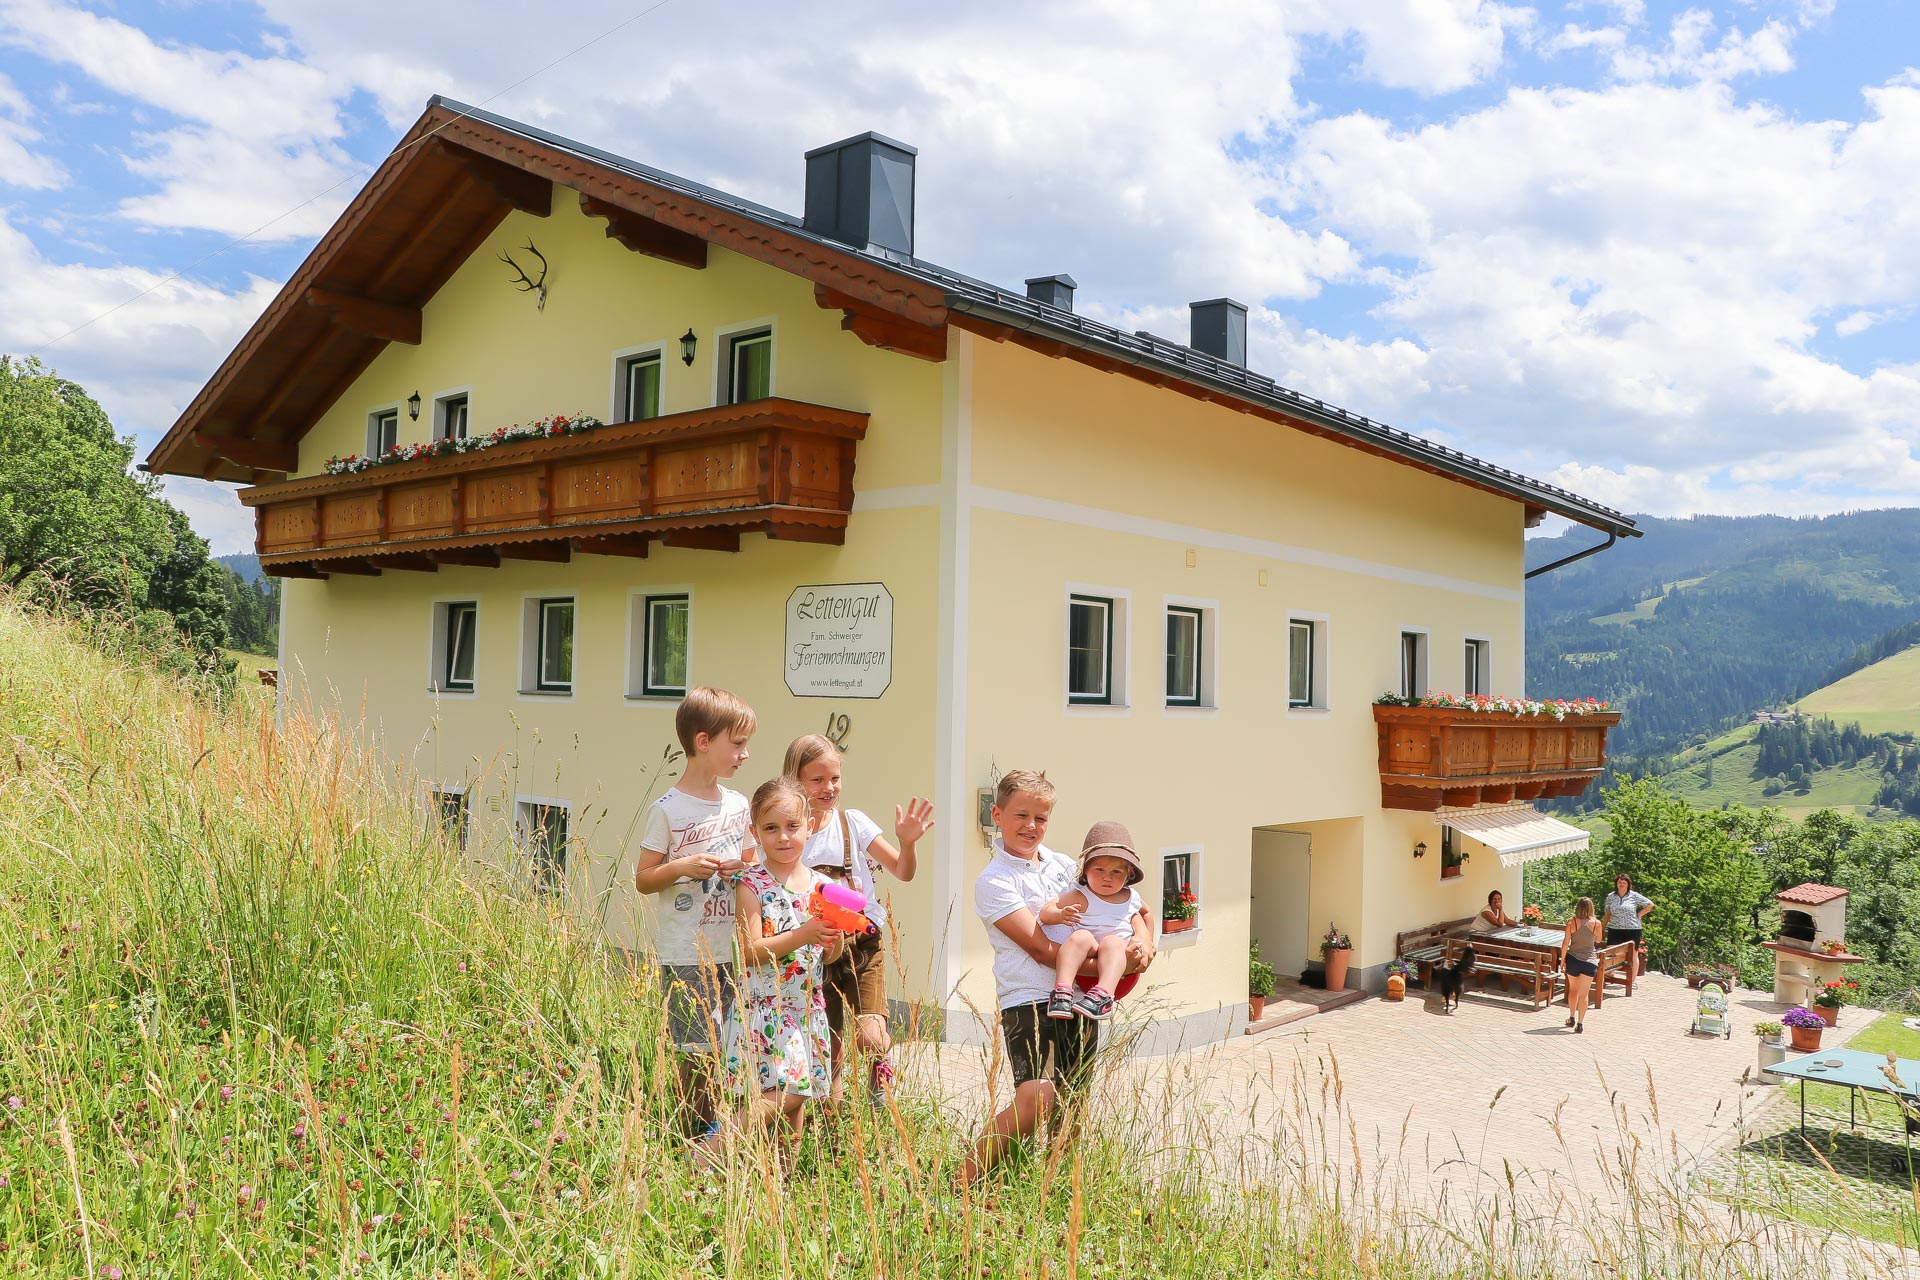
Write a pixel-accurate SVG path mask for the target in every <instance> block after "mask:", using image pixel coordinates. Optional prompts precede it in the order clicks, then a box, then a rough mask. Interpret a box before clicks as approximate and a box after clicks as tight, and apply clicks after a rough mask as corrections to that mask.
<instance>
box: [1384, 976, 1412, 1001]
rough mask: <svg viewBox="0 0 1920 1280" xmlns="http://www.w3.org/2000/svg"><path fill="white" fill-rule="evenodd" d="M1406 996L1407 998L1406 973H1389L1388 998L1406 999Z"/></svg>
mask: <svg viewBox="0 0 1920 1280" xmlns="http://www.w3.org/2000/svg"><path fill="white" fill-rule="evenodd" d="M1406 998H1407V978H1406V975H1405V974H1401V973H1390V974H1388V975H1387V999H1389V1000H1404V999H1406Z"/></svg>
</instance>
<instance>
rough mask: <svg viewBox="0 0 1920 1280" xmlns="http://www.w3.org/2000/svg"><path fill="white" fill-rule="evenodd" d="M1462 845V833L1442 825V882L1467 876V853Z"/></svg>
mask: <svg viewBox="0 0 1920 1280" xmlns="http://www.w3.org/2000/svg"><path fill="white" fill-rule="evenodd" d="M1460 845H1461V839H1460V833H1459V832H1457V831H1455V830H1454V829H1453V828H1452V827H1449V826H1447V825H1446V824H1444V823H1442V824H1441V827H1440V878H1441V879H1442V880H1454V879H1457V878H1459V877H1460V876H1462V875H1464V874H1466V865H1465V864H1466V861H1467V851H1466V850H1465V849H1463V848H1461V847H1460Z"/></svg>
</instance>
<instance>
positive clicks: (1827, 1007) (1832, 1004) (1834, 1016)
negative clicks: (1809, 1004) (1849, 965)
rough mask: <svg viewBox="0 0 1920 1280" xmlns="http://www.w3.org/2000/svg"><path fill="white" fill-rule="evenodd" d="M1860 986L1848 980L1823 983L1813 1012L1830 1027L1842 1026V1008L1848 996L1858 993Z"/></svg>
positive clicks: (1815, 999)
mask: <svg viewBox="0 0 1920 1280" xmlns="http://www.w3.org/2000/svg"><path fill="white" fill-rule="evenodd" d="M1859 989H1860V984H1859V983H1857V982H1853V981H1851V980H1848V979H1842V980H1841V981H1839V982H1823V983H1821V984H1820V990H1819V991H1817V992H1815V993H1814V996H1813V1011H1814V1012H1815V1013H1817V1014H1819V1015H1820V1018H1821V1020H1822V1021H1824V1022H1825V1023H1826V1024H1827V1025H1828V1026H1830V1027H1837V1026H1839V1025H1840V1006H1841V1005H1843V1004H1845V1003H1846V1002H1847V994H1848V993H1849V992H1852V991H1858V990H1859Z"/></svg>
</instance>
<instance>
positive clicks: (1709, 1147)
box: [904, 975, 1887, 1274]
mask: <svg viewBox="0 0 1920 1280" xmlns="http://www.w3.org/2000/svg"><path fill="white" fill-rule="evenodd" d="M1696 998H1697V993H1695V992H1693V991H1691V990H1689V989H1688V987H1687V985H1686V983H1685V982H1683V981H1681V980H1679V979H1677V978H1668V977H1665V976H1663V975H1649V976H1647V977H1643V978H1642V979H1641V980H1640V981H1639V983H1638V984H1636V986H1635V990H1634V994H1633V995H1632V996H1631V997H1626V996H1621V995H1618V994H1610V995H1609V996H1608V997H1607V1000H1606V1003H1605V1004H1604V1005H1603V1006H1602V1007H1601V1008H1599V1009H1597V1010H1593V1011H1591V1012H1589V1014H1588V1018H1587V1030H1586V1031H1585V1032H1584V1033H1583V1034H1580V1035H1575V1034H1574V1033H1573V1032H1571V1031H1569V1030H1567V1029H1565V1027H1564V1025H1563V1024H1564V1023H1565V1021H1566V1016H1567V1010H1566V1007H1565V1005H1564V1004H1560V1003H1556V1004H1555V1005H1553V1006H1551V1007H1550V1008H1547V1009H1543V1010H1538V1011H1536V1010H1533V1009H1531V1008H1529V1007H1528V1005H1527V1004H1526V1002H1525V1001H1523V1000H1516V999H1513V998H1505V997H1501V996H1498V995H1491V994H1478V993H1475V992H1471V991H1470V992H1469V993H1468V995H1467V997H1466V998H1465V1000H1464V1001H1463V1002H1462V1004H1461V1007H1460V1008H1459V1010H1458V1011H1457V1012H1455V1013H1453V1014H1451V1015H1449V1014H1444V1013H1442V1012H1441V1011H1440V1002H1439V998H1438V997H1437V996H1431V997H1423V995H1422V993H1420V992H1418V991H1415V992H1412V993H1410V994H1409V995H1408V997H1407V999H1406V1000H1405V1001H1403V1002H1399V1003H1389V1002H1388V1001H1385V1000H1382V999H1372V1000H1366V1001H1364V1002H1362V1003H1359V1004H1354V1005H1350V1006H1348V1007H1345V1008H1341V1009H1336V1010H1332V1011H1329V1012H1326V1013H1322V1014H1319V1015H1318V1016H1314V1017H1309V1018H1306V1019H1304V1020H1302V1021H1298V1022H1294V1023H1291V1024H1289V1025H1286V1026H1283V1027H1281V1028H1279V1029H1277V1030H1273V1031H1268V1032H1263V1033H1261V1034H1259V1035H1254V1036H1238V1037H1235V1038H1234V1039H1232V1040H1229V1041H1225V1042H1221V1043H1217V1044H1210V1045H1206V1046H1203V1047H1200V1048H1197V1049H1195V1050H1192V1051H1189V1052H1185V1053H1179V1054H1174V1055H1170V1056H1168V1057H1162V1058H1135V1059H1128V1060H1121V1061H1116V1062H1114V1063H1112V1064H1111V1066H1110V1073H1109V1075H1108V1076H1107V1078H1106V1079H1105V1081H1104V1082H1103V1084H1102V1087H1101V1092H1100V1094H1099V1106H1100V1107H1101V1108H1102V1109H1103V1110H1104V1111H1106V1112H1107V1113H1108V1114H1110V1115H1114V1116H1115V1117H1116V1118H1117V1119H1121V1120H1122V1121H1123V1122H1126V1123H1132V1124H1146V1125H1152V1126H1156V1127H1157V1128H1158V1131H1159V1132H1162V1133H1165V1134H1166V1135H1168V1139H1169V1141H1170V1142H1171V1143H1173V1144H1174V1145H1177V1146H1181V1147H1186V1148H1189V1149H1191V1150H1199V1151H1204V1152H1206V1153H1207V1157H1208V1158H1209V1159H1210V1160H1211V1161H1212V1163H1213V1164H1214V1166H1215V1167H1216V1169H1217V1170H1218V1172H1220V1173H1221V1174H1223V1175H1225V1176H1228V1177H1236V1176H1253V1177H1258V1176H1261V1174H1262V1173H1263V1172H1265V1171H1268V1170H1272V1169H1275V1168H1278V1167H1282V1166H1285V1167H1287V1168H1289V1169H1291V1170H1293V1171H1295V1176H1297V1171H1298V1170H1300V1169H1301V1168H1303V1167H1304V1168H1307V1169H1309V1170H1313V1169H1320V1170H1324V1171H1327V1172H1328V1173H1337V1175H1338V1177H1339V1180H1340V1181H1341V1182H1342V1183H1344V1184H1345V1185H1346V1186H1347V1187H1348V1188H1349V1189H1352V1188H1354V1187H1355V1186H1358V1187H1359V1188H1360V1190H1361V1194H1362V1196H1363V1198H1365V1199H1367V1200H1371V1201H1373V1202H1374V1203H1375V1204H1376V1205H1377V1206H1378V1207H1380V1208H1381V1209H1383V1210H1385V1211H1386V1212H1389V1213H1391V1214H1394V1215H1396V1216H1398V1217H1401V1218H1404V1217H1406V1216H1408V1215H1414V1216H1418V1217H1426V1218H1431V1219H1435V1220H1439V1221H1443V1222H1447V1223H1451V1224H1453V1225H1455V1226H1456V1228H1460V1229H1463V1230H1468V1238H1469V1239H1472V1238H1475V1237H1477V1236H1479V1235H1480V1234H1481V1232H1480V1231H1479V1230H1478V1226H1477V1224H1480V1223H1483V1222H1484V1221H1485V1220H1486V1218H1487V1217H1488V1216H1489V1206H1490V1204H1492V1203H1493V1202H1495V1201H1501V1202H1505V1203H1506V1204H1507V1205H1510V1206H1513V1207H1515V1208H1517V1209H1518V1210H1519V1211H1520V1213H1521V1214H1522V1215H1523V1216H1535V1217H1538V1218H1540V1219H1545V1220H1552V1221H1556V1222H1558V1223H1560V1225H1561V1226H1562V1227H1563V1228H1565V1229H1567V1230H1572V1231H1575V1232H1576V1233H1577V1232H1579V1231H1583V1230H1584V1231H1591V1230H1604V1229H1605V1227H1604V1223H1603V1222H1601V1221H1595V1220H1593V1215H1592V1212H1591V1211H1592V1210H1595V1209H1603V1210H1604V1209H1606V1208H1608V1207H1611V1208H1612V1209H1613V1210H1615V1211H1616V1212H1617V1211H1620V1210H1628V1207H1627V1205H1626V1204H1625V1201H1626V1200H1627V1199H1629V1196H1628V1194H1627V1192H1626V1190H1625V1188H1626V1186H1627V1184H1628V1182H1629V1181H1631V1182H1632V1184H1633V1185H1634V1186H1635V1188H1636V1189H1637V1190H1638V1192H1639V1193H1641V1194H1639V1195H1637V1196H1635V1197H1632V1198H1634V1199H1635V1200H1636V1201H1637V1204H1636V1206H1635V1208H1634V1209H1632V1210H1628V1211H1629V1212H1635V1213H1636V1215H1639V1214H1645V1213H1646V1212H1647V1211H1648V1209H1649V1208H1650V1207H1655V1208H1657V1206H1659V1205H1663V1204H1664V1205H1667V1206H1671V1205H1672V1204H1673V1203H1675V1201H1676V1199H1680V1200H1684V1201H1685V1202H1687V1203H1688V1204H1689V1205H1690V1206H1694V1207H1701V1206H1708V1205H1710V1204H1711V1202H1710V1201H1709V1200H1708V1199H1707V1198H1706V1197H1705V1196H1703V1195H1701V1194H1700V1192H1699V1188H1698V1186H1696V1185H1695V1184H1693V1183H1692V1182H1690V1181H1689V1175H1690V1174H1691V1173H1693V1172H1694V1171H1696V1170H1697V1169H1698V1168H1699V1167H1700V1162H1701V1160H1702V1159H1703V1158H1704V1157H1707V1156H1709V1155H1711V1154H1712V1153H1713V1152H1715V1151H1716V1150H1717V1149H1720V1148H1722V1147H1724V1146H1726V1145H1728V1144H1730V1143H1732V1142H1734V1141H1736V1140H1737V1139H1738V1138H1740V1136H1741V1135H1742V1133H1743V1131H1744V1132H1747V1133H1751V1131H1752V1129H1753V1128H1754V1125H1755V1121H1756V1117H1757V1116H1761V1115H1763V1114H1765V1113H1768V1112H1771V1111H1772V1109H1774V1108H1777V1107H1780V1106H1782V1105H1785V1099H1783V1098H1781V1097H1780V1096H1779V1095H1780V1092H1781V1091H1780V1090H1779V1089H1778V1087H1777V1086H1770V1085H1761V1084H1746V1085H1743V1084H1742V1083H1741V1081H1742V1077H1743V1075H1745V1074H1747V1073H1749V1069H1750V1068H1751V1067H1753V1065H1754V1063H1755V1041H1754V1037H1753V1035H1752V1034H1751V1030H1750V1029H1751V1027H1752V1025H1753V1024H1754V1022H1756V1021H1760V1020H1764V1019H1768V1018H1777V1016H1778V1014H1779V1012H1780V1011H1781V1007H1780V1006H1776V1005H1774V1004H1773V1003H1772V998H1771V996H1770V995H1768V994H1765V993H1757V992H1748V991H1741V992H1737V993H1736V994H1735V997H1734V1034H1733V1036H1732V1037H1731V1038H1730V1039H1720V1038H1707V1037H1704V1036H1689V1035H1688V1034H1687V1029H1688V1026H1689V1025H1690V1023H1691V1022H1692V1020H1693V1010H1694V1005H1695V1001H1696ZM1876 1016H1877V1015H1876V1014H1874V1013H1873V1012H1872V1011H1870V1010H1863V1009H1849V1010H1847V1011H1846V1013H1845V1015H1844V1020H1843V1023H1842V1027H1841V1031H1840V1034H1841V1035H1842V1036H1845V1035H1851V1034H1852V1033H1853V1032H1855V1031H1858V1030H1860V1029H1861V1028H1863V1027H1865V1026H1866V1025H1867V1024H1868V1023H1869V1022H1871V1021H1872V1019H1873V1018H1874V1017H1876ZM1115 1026H1116V1027H1119V1028H1120V1029H1121V1032H1122V1034H1124V1023H1116V1024H1115ZM1829 1042H1830V1043H1831V1042H1832V1036H1831V1035H1830V1037H1829ZM904 1056H906V1057H907V1059H908V1061H907V1062H906V1064H905V1066H906V1069H907V1079H908V1080H909V1081H911V1082H914V1083H917V1084H919V1085H921V1086H923V1087H927V1088H934V1089H938V1090H940V1091H941V1093H942V1094H943V1096H945V1097H947V1098H948V1099H950V1101H951V1104H952V1105H953V1106H955V1107H956V1108H960V1109H963V1110H965V1109H971V1110H974V1111H976V1112H977V1113H979V1114H982V1115H984V1114H985V1113H986V1111H987V1109H988V1105H989V1098H988V1084H987V1073H988V1070H989V1066H990V1065H995V1066H998V1069H999V1070H998V1079H997V1081H996V1083H995V1088H994V1095H993V1096H994V1098H995V1099H998V1100H999V1101H1002V1102H1003V1101H1004V1100H1005V1099H1006V1098H1007V1097H1008V1096H1009V1094H1010V1090H1011V1079H1010V1077H1009V1076H1008V1074H1007V1072H1006V1069H1005V1067H1004V1064H998V1063H994V1062H993V1061H992V1059H991V1058H990V1055H989V1051H988V1050H985V1049H976V1048H956V1047H954V1046H950V1045H949V1046H941V1047H939V1048H937V1049H936V1048H934V1047H932V1046H915V1047H913V1048H912V1049H910V1050H909V1051H908V1053H907V1054H906V1055H904ZM1761 1123H1762V1124H1771V1126H1772V1127H1775V1128H1777V1127H1779V1126H1780V1124H1781V1123H1782V1121H1781V1119H1780V1118H1779V1116H1777V1115H1775V1116H1771V1117H1770V1119H1763V1120H1762V1121H1761ZM1356 1171H1357V1172H1358V1174H1359V1177H1358V1178H1357V1179H1356V1177H1355V1175H1356ZM1627 1171H1630V1175H1631V1176H1630V1178H1629V1177H1628V1176H1624V1174H1625V1173H1626V1172H1627ZM1509 1178H1511V1184H1510V1183H1509ZM1323 1184H1324V1179H1323ZM1712 1212H1717V1210H1714V1211H1712ZM1601 1216H1602V1217H1603V1218H1604V1217H1611V1216H1613V1215H1612V1214H1610V1213H1608V1214H1602V1215H1601ZM1576 1217H1577V1218H1578V1219H1579V1222H1578V1223H1575V1222H1574V1219H1575V1218H1576ZM1470 1226H1471V1229H1469V1228H1470ZM1833 1270H1834V1273H1835V1274H1839V1273H1841V1272H1842V1271H1843V1270H1852V1268H1841V1267H1838V1266H1836V1267H1835V1268H1834V1269H1833ZM1876 1273H1879V1272H1877V1269H1876ZM1881 1274H1887V1273H1881Z"/></svg>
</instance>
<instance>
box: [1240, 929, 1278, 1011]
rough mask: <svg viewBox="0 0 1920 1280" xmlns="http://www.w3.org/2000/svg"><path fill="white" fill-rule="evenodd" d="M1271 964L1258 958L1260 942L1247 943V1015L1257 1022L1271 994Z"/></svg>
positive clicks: (1272, 982)
mask: <svg viewBox="0 0 1920 1280" xmlns="http://www.w3.org/2000/svg"><path fill="white" fill-rule="evenodd" d="M1273 984H1274V973H1273V966H1272V965H1270V964H1268V963H1267V962H1266V961H1265V960H1262V959H1261V958H1260V944H1259V943H1258V942H1257V941H1256V942H1251V943H1249V944H1247V1017H1248V1019H1249V1020H1250V1021H1253V1022H1258V1021H1260V1019H1261V1018H1263V1017H1265V1016H1266V1013H1267V997H1268V996H1270V995H1272V994H1273Z"/></svg>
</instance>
